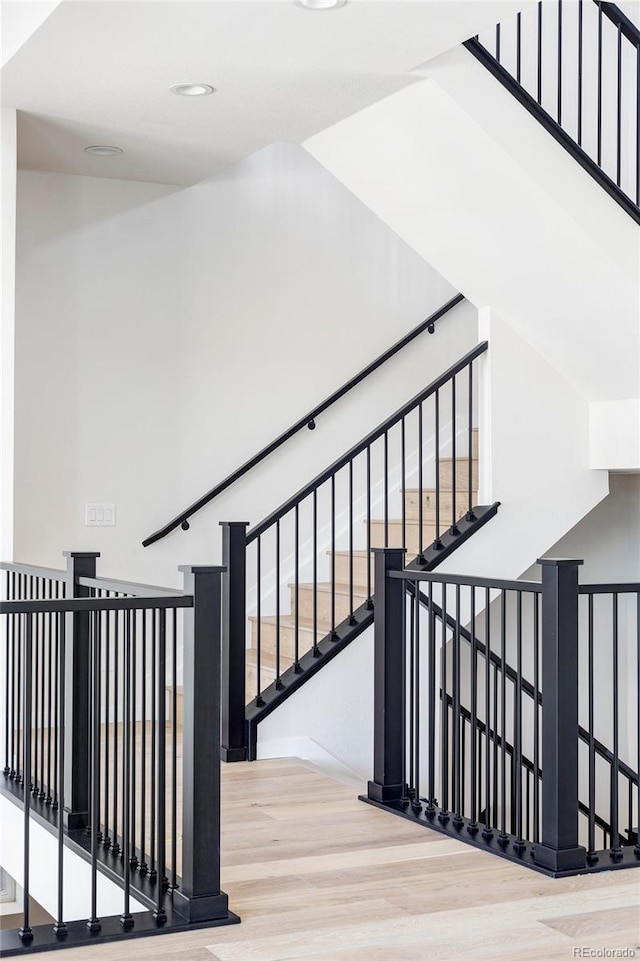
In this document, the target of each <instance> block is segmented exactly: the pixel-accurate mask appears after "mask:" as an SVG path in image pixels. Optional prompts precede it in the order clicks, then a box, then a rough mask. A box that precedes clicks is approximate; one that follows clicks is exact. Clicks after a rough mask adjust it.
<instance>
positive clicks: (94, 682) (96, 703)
mask: <svg viewBox="0 0 640 961" xmlns="http://www.w3.org/2000/svg"><path fill="white" fill-rule="evenodd" d="M90 626H91V637H90V651H91V699H90V704H91V708H90V715H91V761H90V768H91V794H90V797H91V812H90V832H91V884H90V889H91V914H90V917H89V920H88V921H87V928H88V929H89V931H91V932H97V931H100V930H101V929H102V925H101V924H100V920H99V918H98V826H99V816H98V804H99V803H100V697H99V684H100V653H99V648H98V618H97V613H96V612H94V613H93V615H90Z"/></svg>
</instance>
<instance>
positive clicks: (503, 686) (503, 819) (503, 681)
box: [496, 590, 507, 843]
mask: <svg viewBox="0 0 640 961" xmlns="http://www.w3.org/2000/svg"><path fill="white" fill-rule="evenodd" d="M500 595H501V596H500V640H501V645H500V672H501V676H500V702H501V725H500V727H501V730H500V734H501V739H500V746H501V752H500V763H501V765H502V778H501V782H500V787H501V794H500V806H501V811H500V834H499V835H498V840H499V841H501V842H503V843H504V842H505V841H506V840H507V593H506V591H504V590H502V591H501V592H500ZM496 733H497V732H496Z"/></svg>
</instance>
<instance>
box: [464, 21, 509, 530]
mask: <svg viewBox="0 0 640 961" xmlns="http://www.w3.org/2000/svg"><path fill="white" fill-rule="evenodd" d="M518 16H520V14H518ZM468 485H469V492H468V493H469V503H468V508H467V520H468V521H474V520H475V519H476V515H475V514H474V513H473V364H472V363H471V364H469V477H468Z"/></svg>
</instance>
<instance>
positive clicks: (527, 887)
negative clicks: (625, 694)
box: [56, 759, 640, 961]
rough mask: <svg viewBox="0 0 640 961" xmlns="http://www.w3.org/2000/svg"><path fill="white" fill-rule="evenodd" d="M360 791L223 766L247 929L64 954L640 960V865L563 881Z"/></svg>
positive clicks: (196, 960) (85, 960)
mask: <svg viewBox="0 0 640 961" xmlns="http://www.w3.org/2000/svg"><path fill="white" fill-rule="evenodd" d="M362 789H363V785H358V784H349V783H346V782H342V781H338V780H335V779H333V778H331V777H327V776H326V775H325V774H323V773H321V772H320V771H318V770H317V769H315V768H314V767H313V766H312V765H310V764H307V763H305V762H302V761H296V760H292V759H285V760H271V761H257V762H255V763H253V764H229V765H223V804H224V807H223V815H222V823H223V839H222V842H223V849H222V850H223V866H222V877H223V887H224V890H225V891H226V892H227V894H228V895H229V903H230V906H231V908H232V909H233V910H234V911H235V912H236V913H238V914H239V915H240V916H241V918H242V924H240V925H235V926H230V927H227V928H213V929H208V930H207V929H205V930H202V931H193V932H190V933H186V934H174V935H171V934H169V935H162V936H159V937H153V938H143V939H140V940H132V941H128V942H118V943H116V944H105V945H95V946H91V947H90V948H76V949H73V950H68V951H59V952H56V958H57V959H59V961H93V959H95V961H134V959H135V961H145V959H149V961H151V959H153V961H284V959H293V958H301V959H302V958H304V959H305V961H365V959H366V961H440V959H442V961H448V959H456V961H458V959H460V961H475V959H479V961H480V959H482V961H516V959H517V961H569V959H571V958H573V957H575V956H576V955H575V954H574V948H580V947H587V948H592V949H600V948H607V949H615V948H618V949H624V948H627V949H631V950H633V951H635V956H636V957H638V958H640V930H639V923H638V919H639V913H638V906H639V902H640V869H637V870H635V869H634V870H626V871H618V872H606V873H602V874H597V875H588V876H583V877H579V878H567V879H561V880H551V879H548V878H545V877H543V876H542V875H539V874H536V873H534V872H533V871H528V870H525V869H523V868H520V867H517V866H514V865H511V864H509V863H508V862H506V861H502V860H500V859H498V858H495V857H492V856H491V855H489V854H486V853H484V852H480V851H475V850H473V849H472V848H470V847H469V846H468V845H466V844H462V843H459V842H456V841H455V840H451V839H448V838H443V837H442V835H439V834H437V833H435V832H431V831H429V830H428V829H425V828H421V827H418V826H416V825H413V824H411V823H410V822H408V821H405V820H403V819H402V818H398V817H394V816H392V815H390V814H386V813H385V812H383V811H379V810H377V809H375V808H373V807H370V806H368V805H366V804H363V803H362V802H361V801H358V800H357V794H358V791H362ZM628 956H629V957H633V956H634V955H632V954H629V955H628Z"/></svg>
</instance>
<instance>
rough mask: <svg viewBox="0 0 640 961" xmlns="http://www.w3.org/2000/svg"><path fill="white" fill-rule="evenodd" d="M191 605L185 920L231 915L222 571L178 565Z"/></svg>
mask: <svg viewBox="0 0 640 961" xmlns="http://www.w3.org/2000/svg"><path fill="white" fill-rule="evenodd" d="M179 570H181V571H182V572H183V574H184V592H185V594H192V595H193V607H192V608H188V609H185V612H184V642H183V689H184V709H183V747H182V756H183V757H182V763H183V775H182V777H183V782H182V886H181V887H180V888H179V889H177V890H175V891H174V892H173V907H174V910H175V911H176V912H177V913H178V914H179V915H181V916H182V917H184V918H185V919H186V920H187V921H190V922H194V923H197V922H199V921H213V920H216V919H223V918H227V917H228V915H229V910H228V900H227V896H226V894H224V893H223V892H222V891H221V890H220V624H221V595H222V583H221V582H222V573H223V571H224V568H223V567H190V566H187V567H180V568H179Z"/></svg>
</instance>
